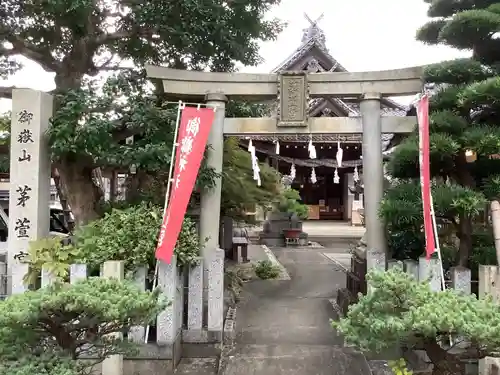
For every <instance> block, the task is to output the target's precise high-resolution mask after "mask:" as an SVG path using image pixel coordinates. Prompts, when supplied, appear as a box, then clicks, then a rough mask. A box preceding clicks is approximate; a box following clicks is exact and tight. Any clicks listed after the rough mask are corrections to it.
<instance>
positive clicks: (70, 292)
mask: <svg viewBox="0 0 500 375" xmlns="http://www.w3.org/2000/svg"><path fill="white" fill-rule="evenodd" d="M159 296H160V293H159V290H157V291H154V292H143V291H140V290H139V289H138V288H137V287H136V286H135V285H133V284H131V283H128V282H120V281H118V280H115V279H104V278H89V279H87V280H82V281H80V282H78V283H76V284H74V285H71V284H66V283H56V284H54V285H51V286H49V287H47V288H43V289H39V290H36V291H28V292H25V293H23V294H17V295H13V296H11V297H9V298H8V299H6V300H4V301H2V302H0V327H1V328H0V374H1V375H4V374H5V375H7V374H8V375H12V374H16V375H28V374H30V375H34V374H37V375H38V374H47V375H49V374H50V375H73V374H83V373H84V371H85V373H87V372H88V370H89V369H88V367H89V366H93V365H95V364H96V363H97V362H99V361H101V360H102V359H103V358H105V357H106V356H109V355H112V354H130V353H131V352H133V351H134V347H133V346H131V344H130V343H129V342H128V341H127V339H126V338H118V337H113V336H112V335H113V334H116V333H122V332H127V331H128V330H129V329H130V328H131V327H132V326H134V325H145V324H149V323H151V322H152V321H153V319H154V318H155V317H156V315H157V314H158V313H159V312H160V311H161V310H162V309H164V308H165V306H166V303H165V301H162V300H161V299H159ZM107 335H111V336H107ZM89 356H90V357H92V358H96V359H95V360H94V361H90V362H89V361H88V360H87V361H86V362H85V363H84V362H80V361H79V359H80V358H82V357H85V358H89Z"/></svg>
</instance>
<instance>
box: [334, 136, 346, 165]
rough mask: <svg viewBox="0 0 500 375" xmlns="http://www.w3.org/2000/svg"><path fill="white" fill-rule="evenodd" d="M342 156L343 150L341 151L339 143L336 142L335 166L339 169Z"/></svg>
mask: <svg viewBox="0 0 500 375" xmlns="http://www.w3.org/2000/svg"><path fill="white" fill-rule="evenodd" d="M343 156H344V150H342V147H341V146H340V142H337V155H336V158H337V164H338V166H339V167H342V157H343Z"/></svg>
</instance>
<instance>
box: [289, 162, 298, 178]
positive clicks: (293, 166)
mask: <svg viewBox="0 0 500 375" xmlns="http://www.w3.org/2000/svg"><path fill="white" fill-rule="evenodd" d="M296 173H297V171H296V170H295V164H293V163H292V166H291V167H290V178H291V179H292V181H293V180H295V176H296Z"/></svg>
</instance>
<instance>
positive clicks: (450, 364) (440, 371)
mask: <svg viewBox="0 0 500 375" xmlns="http://www.w3.org/2000/svg"><path fill="white" fill-rule="evenodd" d="M424 349H425V351H426V353H427V356H428V357H429V359H430V360H431V362H432V364H433V365H434V368H433V370H432V375H465V364H463V363H462V362H461V361H460V360H459V359H458V358H457V357H456V356H455V355H453V354H450V353H448V351H446V350H444V349H443V348H442V347H441V346H440V345H439V344H438V343H437V342H436V340H435V339H432V340H428V341H426V342H425V344H424Z"/></svg>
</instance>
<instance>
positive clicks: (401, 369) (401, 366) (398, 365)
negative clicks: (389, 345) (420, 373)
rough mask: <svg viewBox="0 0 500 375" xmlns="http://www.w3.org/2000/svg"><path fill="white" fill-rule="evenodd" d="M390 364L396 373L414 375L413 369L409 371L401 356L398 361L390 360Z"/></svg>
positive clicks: (395, 374)
mask: <svg viewBox="0 0 500 375" xmlns="http://www.w3.org/2000/svg"><path fill="white" fill-rule="evenodd" d="M388 364H389V367H390V368H391V370H392V372H393V374H394V375H413V371H408V367H407V366H406V361H405V359H404V358H400V359H398V360H397V361H389V363H388Z"/></svg>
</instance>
